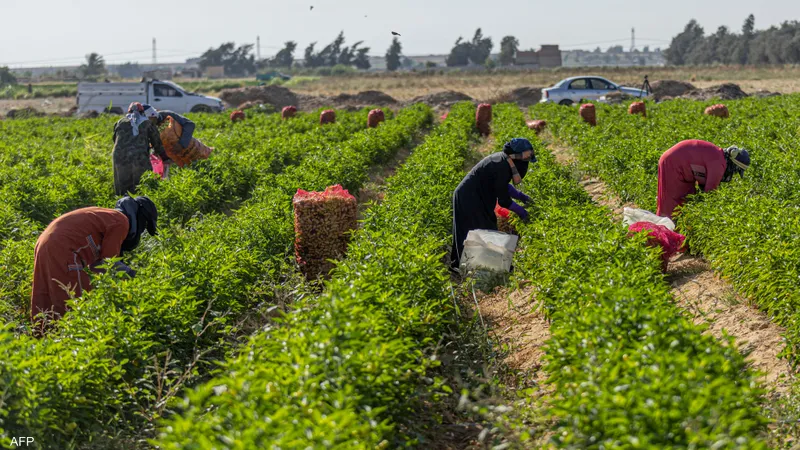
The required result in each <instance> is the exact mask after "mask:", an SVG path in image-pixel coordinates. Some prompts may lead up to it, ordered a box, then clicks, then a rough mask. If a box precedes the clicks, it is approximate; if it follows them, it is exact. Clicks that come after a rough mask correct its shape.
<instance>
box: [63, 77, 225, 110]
mask: <svg viewBox="0 0 800 450" xmlns="http://www.w3.org/2000/svg"><path fill="white" fill-rule="evenodd" d="M77 100H78V113H79V114H80V113H84V112H87V111H97V112H99V113H103V112H109V113H112V114H123V113H124V112H125V111H127V109H128V105H129V104H131V103H132V102H139V103H148V104H150V105H152V106H154V107H155V108H156V109H158V110H163V109H167V110H170V111H173V112H176V113H178V114H185V113H188V112H193V113H198V112H209V113H210V112H220V111H223V110H224V109H225V105H223V104H222V100H220V99H218V98H216V97H208V96H205V95H200V94H195V93H194V92H187V91H186V90H185V89H183V88H182V87H180V86H179V85H177V84H175V83H173V82H171V81H159V80H153V81H145V82H143V83H79V84H78V99H77Z"/></svg>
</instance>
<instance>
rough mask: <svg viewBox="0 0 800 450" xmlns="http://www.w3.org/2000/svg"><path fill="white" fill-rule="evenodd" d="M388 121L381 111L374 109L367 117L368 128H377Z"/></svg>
mask: <svg viewBox="0 0 800 450" xmlns="http://www.w3.org/2000/svg"><path fill="white" fill-rule="evenodd" d="M385 120H386V116H385V115H384V114H383V111H381V110H380V109H373V110H372V111H370V112H369V115H368V116H367V127H369V128H377V127H378V124H380V123H381V122H383V121H385Z"/></svg>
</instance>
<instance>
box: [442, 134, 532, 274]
mask: <svg viewBox="0 0 800 450" xmlns="http://www.w3.org/2000/svg"><path fill="white" fill-rule="evenodd" d="M530 162H536V156H535V155H534V153H533V146H532V145H531V143H530V141H528V140H527V139H522V138H516V139H512V140H511V141H509V142H507V143H506V144H505V146H503V151H502V152H498V153H494V154H491V155H489V156H487V157H486V158H484V159H483V160H482V161H481V162H479V163H478V164H477V165H476V166H475V167H473V168H472V170H471V171H470V172H469V173H468V174H467V176H466V177H464V179H463V180H462V181H461V184H459V185H458V187H457V188H456V191H455V193H454V194H453V250H452V252H451V254H450V261H451V266H452V268H453V269H458V266H459V263H460V261H461V254H462V253H463V252H464V240H465V239H466V238H467V233H469V232H470V231H471V230H497V216H496V215H495V212H494V208H495V206H496V205H497V204H499V205H500V206H502V207H503V208H507V209H510V210H511V211H513V212H514V213H515V214H516V215H517V216H519V217H520V218H521V219H522V220H527V219H528V212H527V211H525V208H523V207H522V206H520V205H519V204H517V203H515V202H514V201H513V200H512V198H513V199H516V200H519V201H521V202H523V203H525V204H529V203H530V201H531V199H530V197H528V196H527V195H525V194H523V193H522V192H520V191H518V190H517V189H516V188H515V187H514V186H513V185H511V184H510V183H511V182H512V181H513V183H514V184H519V183H520V182H521V181H522V179H523V178H525V174H526V173H527V172H528V163H530Z"/></svg>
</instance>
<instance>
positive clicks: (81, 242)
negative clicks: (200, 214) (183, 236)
mask: <svg viewBox="0 0 800 450" xmlns="http://www.w3.org/2000/svg"><path fill="white" fill-rule="evenodd" d="M157 220H158V212H157V211H156V207H155V205H154V204H153V202H152V201H151V200H150V199H149V198H147V197H139V198H136V199H133V198H131V197H128V196H126V197H123V198H122V199H120V200H119V201H118V202H117V205H116V208H115V209H107V208H97V207H89V208H81V209H78V210H75V211H72V212H69V213H67V214H64V215H62V216H60V217H59V218H57V219H56V220H54V221H53V222H51V223H50V225H48V226H47V228H46V229H45V230H44V232H43V233H42V234H41V236H39V239H38V240H37V241H36V248H35V250H34V252H35V259H34V263H33V292H32V294H31V319H32V320H33V321H34V323H37V324H41V322H40V321H41V317H37V316H39V315H40V314H44V315H46V316H47V317H48V318H49V319H51V320H53V319H58V318H60V317H61V316H63V315H64V314H65V313H66V311H67V305H66V301H67V300H68V299H70V298H76V297H80V296H81V294H83V292H84V291H89V290H90V289H91V288H92V286H91V284H90V280H89V275H88V273H87V272H86V269H90V270H93V271H95V272H101V270H99V269H98V268H97V266H99V265H101V264H103V263H104V261H105V260H106V259H108V258H115V257H119V256H122V252H123V251H131V250H133V249H134V248H136V246H138V245H139V239H140V238H141V235H142V233H143V232H144V230H145V229H147V232H148V233H149V234H150V235H155V234H156V223H157ZM115 269H116V270H118V271H124V272H126V273H127V274H128V275H129V276H131V277H133V276H135V274H136V272H134V271H133V270H131V269H130V268H129V267H128V266H126V265H125V264H123V263H121V262H118V263H117V264H116V265H115Z"/></svg>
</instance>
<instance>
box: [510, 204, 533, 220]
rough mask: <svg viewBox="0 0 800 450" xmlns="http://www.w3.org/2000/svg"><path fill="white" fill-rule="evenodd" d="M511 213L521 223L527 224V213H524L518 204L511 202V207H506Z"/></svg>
mask: <svg viewBox="0 0 800 450" xmlns="http://www.w3.org/2000/svg"><path fill="white" fill-rule="evenodd" d="M508 209H510V210H511V211H513V212H514V214H516V215H517V216H519V218H520V219H522V221H523V222H528V217H529V216H528V211H525V208H523V207H522V206H519V205H518V204H516V203H514V202H511V206H509V207H508Z"/></svg>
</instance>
